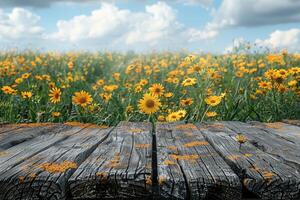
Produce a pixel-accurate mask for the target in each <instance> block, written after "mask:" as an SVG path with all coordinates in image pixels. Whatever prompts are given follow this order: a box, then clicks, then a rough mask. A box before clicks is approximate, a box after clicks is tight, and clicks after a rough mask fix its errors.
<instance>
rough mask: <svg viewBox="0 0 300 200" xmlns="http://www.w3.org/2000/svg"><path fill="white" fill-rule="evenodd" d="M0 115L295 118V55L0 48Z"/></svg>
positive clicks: (25, 118) (298, 114)
mask: <svg viewBox="0 0 300 200" xmlns="http://www.w3.org/2000/svg"><path fill="white" fill-rule="evenodd" d="M0 77H1V79H0V89H1V90H0V122H2V123H5V122H10V123H16V122H66V121H79V122H89V123H96V124H106V125H113V124H117V123H118V122H119V121H121V120H128V121H144V120H152V121H178V120H187V121H191V122H196V121H210V120H240V121H247V120H259V121H266V122H269V121H278V120H281V119H299V118H300V104H299V98H300V84H299V80H300V55H299V54H288V53H287V52H283V53H278V54H252V55H250V54H249V55H243V54H239V55H235V54H232V55H219V56H214V55H210V54H206V55H187V54H184V53H168V52H166V53H152V54H147V55H146V54H145V55H142V54H133V53H127V54H119V53H108V52H107V53H84V52H72V53H71V52H70V53H65V54H58V53H53V52H49V53H37V52H29V51H28V52H22V53H17V52H1V53H0Z"/></svg>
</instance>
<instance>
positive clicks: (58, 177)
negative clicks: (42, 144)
mask: <svg viewBox="0 0 300 200" xmlns="http://www.w3.org/2000/svg"><path fill="white" fill-rule="evenodd" d="M110 130H111V129H99V128H89V127H73V128H72V129H71V130H69V131H67V132H66V133H64V134H58V135H59V136H61V135H69V137H67V138H65V140H63V141H61V142H57V143H54V144H53V145H52V146H50V147H49V148H47V149H45V150H44V151H41V152H39V153H38V154H36V155H34V156H32V157H31V158H30V159H27V160H24V161H23V162H19V163H18V164H17V165H14V166H13V167H12V168H10V169H9V170H6V171H3V172H2V173H1V175H0V188H1V189H2V192H1V193H0V199H1V200H10V199H11V200H12V199H20V200H21V199H51V200H52V199H53V200H54V199H55V200H56V199H57V200H58V199H64V198H65V196H66V191H67V180H68V178H69V177H70V176H71V175H72V173H73V172H74V171H75V169H76V168H77V166H78V165H80V164H81V163H82V162H83V161H84V160H85V159H86V157H87V156H88V155H89V154H90V153H91V152H92V151H93V150H94V149H95V148H96V147H97V145H98V144H100V143H101V142H102V141H103V140H104V139H105V138H106V137H107V135H108V134H109V132H110Z"/></svg>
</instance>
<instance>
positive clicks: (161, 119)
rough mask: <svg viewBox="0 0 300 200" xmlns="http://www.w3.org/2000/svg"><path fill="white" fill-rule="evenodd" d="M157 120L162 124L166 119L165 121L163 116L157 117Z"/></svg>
mask: <svg viewBox="0 0 300 200" xmlns="http://www.w3.org/2000/svg"><path fill="white" fill-rule="evenodd" d="M157 120H158V121H159V122H164V121H165V120H166V119H165V117H164V116H163V115H159V116H158V118H157Z"/></svg>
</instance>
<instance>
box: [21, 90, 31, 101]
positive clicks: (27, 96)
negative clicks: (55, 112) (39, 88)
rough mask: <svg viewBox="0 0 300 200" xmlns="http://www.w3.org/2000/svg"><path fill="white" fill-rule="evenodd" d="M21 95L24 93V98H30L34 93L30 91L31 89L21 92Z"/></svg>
mask: <svg viewBox="0 0 300 200" xmlns="http://www.w3.org/2000/svg"><path fill="white" fill-rule="evenodd" d="M21 95H22V98H23V99H29V98H31V97H32V93H31V92H29V91H24V92H21Z"/></svg>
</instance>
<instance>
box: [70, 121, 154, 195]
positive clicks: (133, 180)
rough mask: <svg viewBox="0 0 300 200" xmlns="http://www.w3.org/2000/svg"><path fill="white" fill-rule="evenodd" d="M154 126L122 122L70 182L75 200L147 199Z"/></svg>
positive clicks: (149, 186)
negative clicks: (109, 199)
mask: <svg viewBox="0 0 300 200" xmlns="http://www.w3.org/2000/svg"><path fill="white" fill-rule="evenodd" d="M151 150H152V126H151V124H150V123H131V122H121V123H120V124H119V125H118V126H117V127H116V128H115V129H114V130H113V131H112V133H111V134H110V136H109V137H108V138H107V139H106V141H105V142H103V143H101V144H100V145H99V146H98V148H97V149H96V150H95V151H94V152H93V153H92V154H91V155H90V156H89V157H88V158H87V159H86V161H85V162H83V163H82V164H81V165H80V167H79V168H78V169H77V170H76V172H75V173H74V174H73V175H72V177H71V178H70V179H69V184H70V192H71V195H72V198H73V199H103V198H115V199H123V198H127V199H128V198H130V199H132V198H133V199H137V198H142V199H147V198H152V193H151V159H152V157H151Z"/></svg>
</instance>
